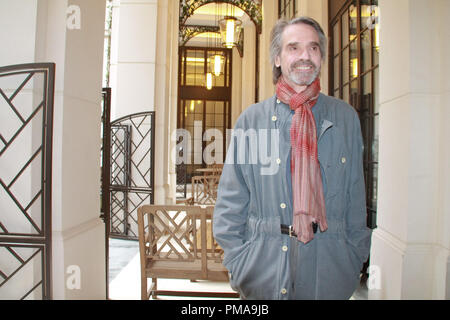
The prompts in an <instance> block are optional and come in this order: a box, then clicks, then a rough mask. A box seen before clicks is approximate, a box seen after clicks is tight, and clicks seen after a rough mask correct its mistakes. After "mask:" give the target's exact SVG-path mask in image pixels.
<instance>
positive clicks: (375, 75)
mask: <svg viewBox="0 0 450 320" xmlns="http://www.w3.org/2000/svg"><path fill="white" fill-rule="evenodd" d="M378 88H379V87H378V68H376V69H375V70H373V109H374V110H373V112H374V113H375V114H378V112H380V106H379V99H378V95H379V89H378Z"/></svg>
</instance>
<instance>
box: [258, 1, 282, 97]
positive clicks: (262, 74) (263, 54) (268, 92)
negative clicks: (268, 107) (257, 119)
mask: <svg viewBox="0 0 450 320" xmlns="http://www.w3.org/2000/svg"><path fill="white" fill-rule="evenodd" d="M277 20H278V1H263V2H262V21H263V22H262V32H261V36H260V44H259V48H260V51H259V57H260V58H259V101H262V100H264V99H267V98H269V97H271V96H273V95H274V93H275V91H274V90H275V89H274V86H273V83H272V66H271V65H270V54H269V48H270V31H271V30H272V27H273V26H274V25H275V23H276V22H277Z"/></svg>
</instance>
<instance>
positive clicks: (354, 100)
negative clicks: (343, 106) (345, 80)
mask: <svg viewBox="0 0 450 320" xmlns="http://www.w3.org/2000/svg"><path fill="white" fill-rule="evenodd" d="M350 104H351V105H352V106H353V107H355V108H358V80H353V81H352V83H351V87H350Z"/></svg>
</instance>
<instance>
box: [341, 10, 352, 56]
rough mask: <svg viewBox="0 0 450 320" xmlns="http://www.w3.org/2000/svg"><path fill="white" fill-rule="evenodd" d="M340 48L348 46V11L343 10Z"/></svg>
mask: <svg viewBox="0 0 450 320" xmlns="http://www.w3.org/2000/svg"><path fill="white" fill-rule="evenodd" d="M341 19H342V48H344V47H346V46H347V45H348V41H349V39H350V37H349V29H348V10H345V12H344V14H343V15H342V18H341Z"/></svg>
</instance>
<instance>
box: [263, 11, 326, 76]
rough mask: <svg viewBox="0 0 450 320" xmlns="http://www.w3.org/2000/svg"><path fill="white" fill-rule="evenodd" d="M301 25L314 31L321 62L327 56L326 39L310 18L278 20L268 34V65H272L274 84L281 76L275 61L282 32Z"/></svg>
mask: <svg viewBox="0 0 450 320" xmlns="http://www.w3.org/2000/svg"><path fill="white" fill-rule="evenodd" d="M301 23H303V24H306V25H309V26H311V27H313V28H314V30H316V32H317V34H318V36H319V47H320V54H321V56H322V60H325V57H326V54H327V38H326V37H325V33H324V32H323V30H322V27H321V26H320V24H319V23H318V22H317V21H316V20H314V19H313V18H310V17H298V18H294V19H292V20H290V21H287V20H283V19H282V20H278V22H277V23H276V24H275V26H274V27H273V29H272V32H271V34H270V64H271V65H272V77H273V79H272V80H273V83H274V84H276V83H277V81H278V78H279V77H280V76H281V67H277V66H275V59H276V57H278V56H279V55H280V54H281V50H282V36H283V31H284V29H286V27H287V26H290V25H293V24H301Z"/></svg>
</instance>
